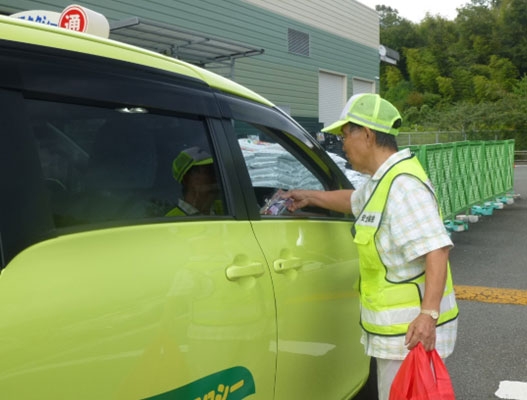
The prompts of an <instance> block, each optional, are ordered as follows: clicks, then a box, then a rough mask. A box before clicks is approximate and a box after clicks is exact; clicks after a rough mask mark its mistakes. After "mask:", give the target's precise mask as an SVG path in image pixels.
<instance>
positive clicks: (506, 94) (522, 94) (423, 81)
mask: <svg viewBox="0 0 527 400" xmlns="http://www.w3.org/2000/svg"><path fill="white" fill-rule="evenodd" d="M376 10H377V12H378V13H379V16H380V24H381V29H380V32H381V33H380V42H381V43H382V44H383V45H384V46H386V47H389V48H391V49H393V50H396V51H398V52H399V54H400V60H399V62H398V64H397V65H391V64H384V63H383V64H382V65H381V76H380V92H381V95H382V96H383V97H385V98H387V99H388V100H390V101H391V102H393V103H394V104H395V105H396V106H397V108H398V109H399V110H400V111H401V113H402V115H403V117H404V122H403V126H402V129H401V130H402V131H406V132H409V131H418V132H420V131H441V132H443V131H458V132H462V134H463V136H464V137H466V138H467V139H468V140H475V139H478V140H479V139H515V141H516V149H518V150H522V149H527V1H526V0H471V1H470V2H468V3H466V4H465V6H463V7H462V8H459V9H458V10H457V11H458V14H457V17H456V18H455V19H454V20H452V21H451V20H447V19H444V18H442V17H441V16H433V15H430V14H427V16H426V17H425V18H424V19H423V20H422V21H421V22H420V23H413V22H411V21H409V20H407V19H405V18H403V17H402V16H400V15H399V12H398V11H397V10H396V9H393V8H391V7H388V6H385V5H377V6H376Z"/></svg>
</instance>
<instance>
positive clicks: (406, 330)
mask: <svg viewBox="0 0 527 400" xmlns="http://www.w3.org/2000/svg"><path fill="white" fill-rule="evenodd" d="M401 122H402V119H401V116H400V114H399V112H398V111H397V109H396V108H395V107H394V106H393V105H392V104H391V103H389V102H388V101H386V100H385V99H383V98H381V97H380V96H379V95H376V94H366V93H363V94H358V95H354V96H352V97H351V98H350V99H349V101H348V103H347V104H346V106H345V107H344V110H343V111H342V114H341V116H340V119H339V120H338V121H337V122H335V123H333V124H332V125H330V126H328V127H327V128H325V129H324V130H323V131H325V132H328V133H332V134H335V135H341V138H342V146H343V150H344V152H345V153H346V157H347V158H348V160H349V162H350V163H351V165H352V166H353V168H354V169H355V170H357V171H359V172H362V173H365V174H368V175H370V176H371V178H370V179H369V180H368V181H367V182H366V183H365V184H364V185H363V186H362V187H360V188H359V189H358V190H336V191H308V190H293V191H290V192H288V193H286V194H285V195H284V197H287V198H291V199H293V200H294V201H293V203H292V205H291V206H290V207H289V209H290V211H295V210H296V209H299V208H302V207H306V206H318V207H323V208H327V209H332V210H335V211H339V212H342V213H349V212H350V210H351V211H352V213H353V215H354V216H355V218H356V222H355V223H354V226H353V229H352V235H353V240H354V242H355V243H356V245H357V249H358V252H359V260H360V262H359V264H360V277H361V279H360V286H359V290H360V298H361V326H362V328H363V335H362V339H361V341H362V343H363V344H364V347H365V350H366V353H367V354H368V355H370V356H372V357H375V358H376V359H377V379H378V389H379V399H380V400H385V399H388V396H389V392H390V387H391V384H392V381H393V378H394V377H395V374H396V373H397V371H398V370H399V367H400V366H401V363H402V360H403V359H404V358H405V356H406V355H407V353H408V351H409V350H410V349H412V348H413V347H415V346H416V345H417V343H418V342H422V343H423V345H424V347H425V349H426V350H427V351H430V350H432V349H434V348H435V349H437V351H438V352H439V354H440V355H441V357H443V358H444V357H447V356H448V355H450V354H451V353H452V351H453V349H454V344H455V341H456V335H457V316H458V308H457V304H456V299H455V295H454V290H453V284H452V276H451V272H450V266H449V262H448V255H449V251H450V248H451V247H452V241H451V239H450V237H449V235H448V233H447V231H446V229H445V226H444V224H443V220H442V218H441V214H440V210H439V205H438V202H437V199H436V197H435V194H434V191H433V188H432V185H431V183H430V181H429V179H428V177H427V176H426V173H425V171H424V170H423V168H422V166H421V165H420V163H419V161H418V160H417V158H416V157H414V156H413V155H412V154H411V153H410V151H409V150H408V149H405V150H402V151H398V147H397V143H396V136H397V134H398V133H399V130H398V128H399V127H400V125H401Z"/></svg>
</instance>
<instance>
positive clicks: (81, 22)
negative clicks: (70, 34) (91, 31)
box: [59, 6, 88, 32]
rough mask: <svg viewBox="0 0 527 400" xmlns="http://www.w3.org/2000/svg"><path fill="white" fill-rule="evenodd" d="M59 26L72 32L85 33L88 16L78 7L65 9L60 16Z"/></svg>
mask: <svg viewBox="0 0 527 400" xmlns="http://www.w3.org/2000/svg"><path fill="white" fill-rule="evenodd" d="M59 26H60V27H61V28H65V29H69V30H72V31H77V32H86V28H87V26H88V16H87V15H86V13H85V12H84V9H83V8H82V7H80V6H70V7H67V8H65V9H64V11H63V12H62V14H61V15H60V19H59Z"/></svg>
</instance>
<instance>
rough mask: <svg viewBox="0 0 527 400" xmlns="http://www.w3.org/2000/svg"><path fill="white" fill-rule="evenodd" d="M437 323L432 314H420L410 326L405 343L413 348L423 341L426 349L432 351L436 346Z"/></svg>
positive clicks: (410, 348) (409, 348) (409, 347)
mask: <svg viewBox="0 0 527 400" xmlns="http://www.w3.org/2000/svg"><path fill="white" fill-rule="evenodd" d="M436 323H437V321H436V320H435V319H433V318H432V317H431V316H430V315H426V314H419V315H418V316H417V318H416V319H414V320H413V321H412V323H411V324H410V326H409V327H408V332H407V333H406V338H405V342H404V344H405V345H407V346H408V350H412V349H413V348H414V347H415V346H417V343H419V342H421V343H423V347H424V348H425V350H426V351H432V350H433V349H434V348H435V346H436Z"/></svg>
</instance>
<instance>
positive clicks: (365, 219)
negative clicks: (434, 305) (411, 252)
mask: <svg viewBox="0 0 527 400" xmlns="http://www.w3.org/2000/svg"><path fill="white" fill-rule="evenodd" d="M402 174H407V175H411V176H415V177H416V178H418V179H419V180H421V181H422V182H423V184H425V186H426V187H427V188H429V187H428V186H427V185H426V183H425V182H426V181H427V180H428V177H427V175H426V172H425V171H424V170H423V167H422V166H421V164H420V163H419V161H418V160H417V158H415V157H413V156H412V157H410V158H407V159H404V160H402V161H400V162H398V163H397V164H395V165H393V166H392V167H391V168H390V169H389V170H388V171H387V172H386V173H385V174H384V176H383V177H382V178H381V180H380V181H379V183H378V185H377V187H376V188H375V190H374V192H373V193H372V195H371V196H370V198H369V200H368V202H367V204H366V206H365V207H364V209H363V210H362V212H361V213H360V214H359V216H358V217H357V220H356V222H355V224H354V226H353V229H352V234H353V236H354V242H355V243H356V244H357V248H358V252H359V265H360V277H361V278H360V285H359V290H360V298H361V325H362V327H363V329H364V330H365V331H367V332H369V333H372V334H376V335H384V336H396V335H404V334H406V332H407V330H408V325H409V324H410V322H412V321H413V320H414V319H415V318H416V316H417V315H418V314H419V312H420V310H421V302H422V299H423V294H424V288H425V286H424V284H425V273H424V271H423V272H422V273H421V274H420V275H418V276H415V277H413V278H412V279H409V280H405V281H403V282H390V281H389V280H388V279H387V277H386V272H387V270H386V266H385V265H384V264H383V262H382V260H381V257H380V255H379V252H378V249H377V246H376V244H375V236H376V234H377V231H378V230H379V226H380V224H381V220H382V215H383V212H384V209H385V207H386V202H387V200H388V194H389V191H390V187H391V185H392V183H393V180H394V179H395V178H396V177H397V176H399V175H402ZM429 189H430V188H429ZM430 190H431V189H430ZM447 268H448V274H447V281H446V285H445V292H444V295H443V298H442V300H441V306H440V316H439V319H438V321H437V324H438V325H442V324H445V323H447V322H449V321H452V320H453V319H455V318H457V315H458V308H457V304H456V299H455V294H454V289H453V284H452V274H451V272H450V264H448V265H447Z"/></svg>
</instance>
